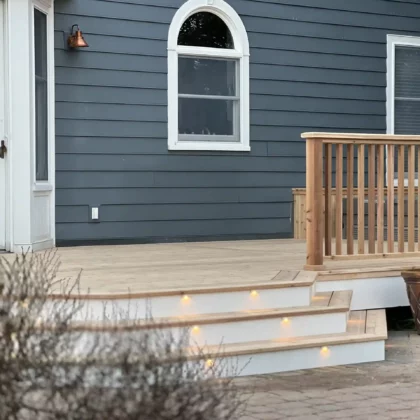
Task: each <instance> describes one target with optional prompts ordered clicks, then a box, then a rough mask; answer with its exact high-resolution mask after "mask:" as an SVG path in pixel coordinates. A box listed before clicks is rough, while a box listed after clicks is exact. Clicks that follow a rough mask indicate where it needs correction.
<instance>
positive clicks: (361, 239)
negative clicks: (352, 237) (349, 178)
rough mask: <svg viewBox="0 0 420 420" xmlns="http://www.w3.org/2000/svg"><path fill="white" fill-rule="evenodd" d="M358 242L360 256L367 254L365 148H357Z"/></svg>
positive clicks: (359, 146)
mask: <svg viewBox="0 0 420 420" xmlns="http://www.w3.org/2000/svg"><path fill="white" fill-rule="evenodd" d="M357 242H358V252H359V254H364V253H365V146H364V145H363V144H359V145H358V146H357Z"/></svg>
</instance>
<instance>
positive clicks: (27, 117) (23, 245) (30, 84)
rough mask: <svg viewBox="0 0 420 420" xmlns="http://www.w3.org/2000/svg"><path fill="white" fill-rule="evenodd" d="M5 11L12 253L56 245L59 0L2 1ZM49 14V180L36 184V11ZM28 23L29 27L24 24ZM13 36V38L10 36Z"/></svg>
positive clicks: (8, 223)
mask: <svg viewBox="0 0 420 420" xmlns="http://www.w3.org/2000/svg"><path fill="white" fill-rule="evenodd" d="M0 2H2V3H3V7H4V16H5V18H4V27H5V28H4V34H5V44H6V45H5V46H4V54H5V57H4V60H5V139H6V141H7V148H8V152H7V158H6V159H5V163H6V177H5V178H6V188H5V189H6V250H7V251H11V252H22V251H32V250H33V251H37V250H41V249H46V248H51V247H54V246H55V147H54V146H55V121H54V119H55V115H54V109H55V92H54V90H55V89H54V2H53V0H0ZM35 8H37V9H40V10H41V11H42V12H44V13H45V14H46V15H47V31H48V32H47V38H48V40H47V42H48V59H49V63H48V73H49V75H48V78H49V81H48V83H49V87H48V107H49V112H48V114H49V122H48V128H49V135H48V147H49V149H48V150H49V152H48V153H49V164H50V166H49V179H48V182H47V183H45V182H36V180H35V158H34V156H35V137H34V136H35V107H34V104H35V101H34V95H35V73H34V23H33V19H34V9H35ZM22 22H27V25H22ZM10 34H13V36H10Z"/></svg>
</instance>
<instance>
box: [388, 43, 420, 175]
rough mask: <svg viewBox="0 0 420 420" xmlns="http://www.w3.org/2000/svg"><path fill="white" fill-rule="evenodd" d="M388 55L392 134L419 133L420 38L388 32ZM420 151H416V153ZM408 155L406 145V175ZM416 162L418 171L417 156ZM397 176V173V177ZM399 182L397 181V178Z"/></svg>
mask: <svg viewBox="0 0 420 420" xmlns="http://www.w3.org/2000/svg"><path fill="white" fill-rule="evenodd" d="M387 56H388V58H387V79H388V80H387V132H388V134H415V135H419V134H420V38H417V37H411V36H402V35H388V53H387ZM416 149H417V148H416ZM417 153H418V151H417V150H416V155H417ZM396 155H397V154H396ZM407 155H408V152H407V148H405V162H404V170H405V173H406V178H407V172H408V158H407ZM395 159H396V162H395V168H397V156H396V157H395ZM415 162H416V164H415V165H416V166H415V171H416V173H418V167H417V162H418V159H417V156H416V158H415ZM396 176H397V174H395V178H396ZM395 183H397V180H396V179H395Z"/></svg>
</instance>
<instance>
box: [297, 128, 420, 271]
mask: <svg viewBox="0 0 420 420" xmlns="http://www.w3.org/2000/svg"><path fill="white" fill-rule="evenodd" d="M302 138H305V139H306V241H307V256H306V269H313V270H321V269H323V268H324V260H325V259H331V258H334V259H346V258H378V257H399V256H413V255H416V254H419V251H420V235H419V234H418V235H417V236H418V239H417V243H416V242H415V232H416V230H417V232H418V231H419V230H420V226H419V223H418V220H419V217H418V215H420V200H419V199H417V198H418V197H419V192H420V190H419V186H418V182H417V179H418V175H417V173H418V171H419V170H420V136H402V135H380V134H341V133H338V134H337V133H303V134H302ZM406 157H407V163H405V162H406V160H405V158H406ZM416 161H417V165H416ZM333 163H335V165H334V167H333ZM416 166H417V169H416ZM395 183H396V184H397V186H396V187H395ZM333 185H334V187H335V195H336V206H335V223H336V226H335V229H333V217H332V205H331V203H332V190H333ZM324 190H325V191H324ZM324 193H325V194H324ZM366 201H367V211H365V210H366ZM416 201H417V203H416ZM355 202H357V205H356V203H355ZM405 202H407V204H406V205H405ZM344 204H345V207H344ZM395 207H396V210H395ZM385 213H386V214H385ZM343 214H345V216H346V223H345V225H346V229H345V231H344V232H343V228H342V227H343ZM366 219H367V220H366ZM416 220H417V222H416ZM385 222H386V229H385ZM355 228H357V238H355V233H354V230H355ZM333 230H334V231H335V240H334V241H333V235H332V232H333ZM385 230H386V231H387V232H386V234H385ZM366 231H367V234H366ZM344 236H345V238H344ZM395 237H396V238H395ZM419 255H420V254H419Z"/></svg>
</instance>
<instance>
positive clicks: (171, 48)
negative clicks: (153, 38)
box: [168, 0, 250, 151]
mask: <svg viewBox="0 0 420 420" xmlns="http://www.w3.org/2000/svg"><path fill="white" fill-rule="evenodd" d="M198 12H209V13H213V14H215V15H217V16H218V17H220V18H221V19H222V20H223V21H224V22H225V24H226V26H227V27H228V29H229V31H230V33H231V35H232V38H233V42H234V48H233V49H221V48H220V49H219V48H207V47H194V46H187V47H186V46H178V34H179V31H180V29H181V27H182V25H183V23H184V22H185V20H186V19H188V18H189V17H190V16H192V15H193V14H195V13H198ZM179 54H182V55H183V56H191V57H197V56H198V57H213V58H217V57H218V58H225V59H236V60H239V61H238V80H239V83H238V95H239V129H238V131H239V141H229V139H228V140H227V141H226V139H223V141H221V140H220V141H217V140H214V139H213V140H207V139H206V138H204V139H199V140H198V139H197V140H194V139H191V140H188V141H186V140H181V139H180V137H179V130H178V57H179ZM191 118H194V116H191ZM249 125H250V118H249V42H248V35H247V32H246V29H245V26H244V24H243V22H242V20H241V18H240V17H239V15H238V14H237V13H236V11H235V10H234V9H233V8H232V7H231V6H230V5H229V4H228V3H226V2H225V1H224V0H211V1H210V0H188V1H187V2H186V3H184V4H183V5H182V6H181V7H180V8H179V9H178V10H177V12H176V13H175V15H174V17H173V19H172V22H171V25H170V27H169V33H168V149H169V150H219V151H249V150H250V140H249ZM204 137H205V136H204ZM209 137H210V136H209Z"/></svg>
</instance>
